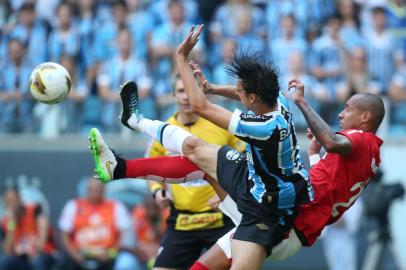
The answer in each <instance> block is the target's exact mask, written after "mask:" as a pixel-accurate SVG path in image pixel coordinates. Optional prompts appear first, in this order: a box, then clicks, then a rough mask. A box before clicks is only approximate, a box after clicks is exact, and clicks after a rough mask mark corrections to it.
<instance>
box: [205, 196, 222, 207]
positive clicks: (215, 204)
mask: <svg viewBox="0 0 406 270" xmlns="http://www.w3.org/2000/svg"><path fill="white" fill-rule="evenodd" d="M220 203H221V200H220V197H219V196H218V195H217V194H215V195H214V196H213V197H211V198H210V199H209V200H208V204H209V206H210V208H211V209H212V210H215V211H217V210H218V209H219V205H220Z"/></svg>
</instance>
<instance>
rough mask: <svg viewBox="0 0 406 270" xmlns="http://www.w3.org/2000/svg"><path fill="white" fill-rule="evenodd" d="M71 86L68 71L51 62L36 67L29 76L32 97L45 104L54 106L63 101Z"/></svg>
mask: <svg viewBox="0 0 406 270" xmlns="http://www.w3.org/2000/svg"><path fill="white" fill-rule="evenodd" d="M71 84H72V82H71V79H70V76H69V73H68V71H67V70H66V69H65V68H64V67H63V66H61V65H60V64H57V63H53V62H46V63H42V64H40V65H38V66H36V67H35V68H34V70H33V71H32V73H31V75H30V91H31V94H32V96H33V97H34V98H35V99H36V100H38V101H40V102H43V103H46V104H56V103H58V102H61V101H62V100H64V99H65V98H66V97H67V96H68V94H69V91H70V88H71Z"/></svg>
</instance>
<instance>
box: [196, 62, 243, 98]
mask: <svg viewBox="0 0 406 270" xmlns="http://www.w3.org/2000/svg"><path fill="white" fill-rule="evenodd" d="M189 65H190V67H191V68H192V70H193V75H194V76H195V78H196V79H197V80H198V82H199V84H200V87H201V88H202V90H203V92H204V93H206V94H212V95H218V96H223V97H227V98H231V99H234V100H237V101H240V96H239V95H238V94H237V86H235V85H219V84H214V83H210V82H209V81H208V80H207V78H206V76H205V75H204V74H203V72H202V69H201V68H200V66H199V65H198V64H196V63H195V62H193V61H190V62H189Z"/></svg>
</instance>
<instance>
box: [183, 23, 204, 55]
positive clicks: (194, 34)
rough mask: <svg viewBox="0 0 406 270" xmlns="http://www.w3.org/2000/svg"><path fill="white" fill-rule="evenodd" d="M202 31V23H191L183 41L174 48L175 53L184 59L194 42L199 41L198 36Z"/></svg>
mask: <svg viewBox="0 0 406 270" xmlns="http://www.w3.org/2000/svg"><path fill="white" fill-rule="evenodd" d="M202 31H203V24H199V25H197V28H196V27H195V26H194V25H193V26H192V27H191V28H190V31H189V33H188V35H187V36H186V38H185V39H184V40H183V42H182V43H181V44H180V45H179V46H178V48H177V49H176V55H177V56H179V57H182V58H184V59H186V58H187V57H188V56H189V54H190V52H191V51H192V50H193V48H194V46H195V45H196V43H197V42H198V41H199V36H200V34H201V33H202Z"/></svg>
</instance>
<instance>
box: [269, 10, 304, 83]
mask: <svg viewBox="0 0 406 270" xmlns="http://www.w3.org/2000/svg"><path fill="white" fill-rule="evenodd" d="M281 24H282V25H281V26H282V34H281V36H280V37H279V38H277V39H275V41H273V42H271V43H270V44H269V48H270V50H271V56H272V60H273V61H274V63H275V65H276V66H277V67H278V69H279V72H280V75H281V76H282V77H283V76H285V75H286V73H287V71H288V67H287V65H286V60H287V59H289V55H290V54H292V53H294V52H298V53H301V54H303V55H304V54H305V52H306V41H305V40H304V39H302V38H300V37H295V32H296V20H295V17H293V15H285V16H283V17H282V22H281ZM283 85H287V84H283Z"/></svg>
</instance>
